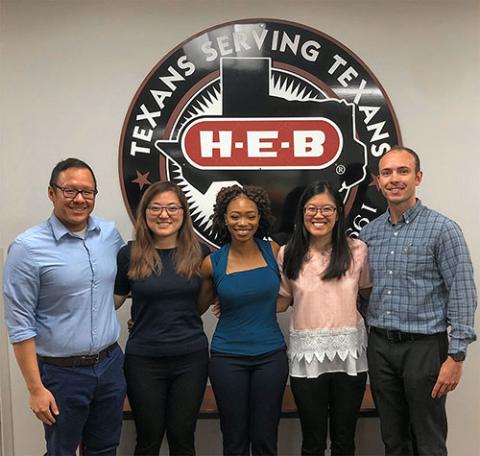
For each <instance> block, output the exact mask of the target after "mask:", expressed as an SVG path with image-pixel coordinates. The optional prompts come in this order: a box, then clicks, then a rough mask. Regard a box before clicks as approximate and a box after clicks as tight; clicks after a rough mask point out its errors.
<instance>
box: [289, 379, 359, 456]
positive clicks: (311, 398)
mask: <svg viewBox="0 0 480 456" xmlns="http://www.w3.org/2000/svg"><path fill="white" fill-rule="evenodd" d="M366 382H367V373H366V372H361V373H359V374H358V375H356V376H353V375H348V374H345V373H343V372H334V373H326V374H323V375H320V376H319V377H317V378H300V377H290V386H291V387H292V393H293V396H294V397H295V402H296V404H297V408H298V415H299V417H300V424H301V426H302V436H303V440H302V455H322V456H323V455H324V454H325V450H326V448H327V429H328V424H329V422H330V441H331V454H332V456H337V455H353V454H354V453H355V428H356V426H357V418H358V412H359V410H360V406H361V404H362V399H363V395H364V393H365V384H366Z"/></svg>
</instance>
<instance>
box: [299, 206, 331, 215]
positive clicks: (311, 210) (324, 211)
mask: <svg viewBox="0 0 480 456" xmlns="http://www.w3.org/2000/svg"><path fill="white" fill-rule="evenodd" d="M336 210H337V208H336V207H335V206H322V207H320V206H314V205H313V204H309V205H308V206H305V207H304V208H303V211H304V213H305V215H307V216H308V217H315V216H316V215H317V214H318V213H319V212H320V214H321V215H323V216H324V217H331V216H332V215H333V214H335V212H336Z"/></svg>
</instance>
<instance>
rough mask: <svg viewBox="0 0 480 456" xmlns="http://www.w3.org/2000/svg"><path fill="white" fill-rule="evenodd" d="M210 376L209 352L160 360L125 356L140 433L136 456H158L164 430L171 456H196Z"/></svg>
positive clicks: (130, 393)
mask: <svg viewBox="0 0 480 456" xmlns="http://www.w3.org/2000/svg"><path fill="white" fill-rule="evenodd" d="M207 372H208V350H207V349H205V350H201V351H197V352H194V353H189V354H187V355H179V356H164V357H158V358H154V357H144V356H136V355H128V354H127V355H125V376H126V378H127V394H128V399H129V401H130V405H131V406H132V412H133V417H134V419H135V427H136V429H137V445H136V447H135V455H149V456H151V455H155V456H157V455H158V453H159V451H160V447H161V445H162V439H163V435H164V433H165V430H166V431H167V440H168V446H169V450H170V454H171V455H178V456H180V455H182V456H184V455H194V454H195V426H196V422H197V417H198V412H199V410H200V406H201V404H202V399H203V394H204V391H205V384H206V382H207Z"/></svg>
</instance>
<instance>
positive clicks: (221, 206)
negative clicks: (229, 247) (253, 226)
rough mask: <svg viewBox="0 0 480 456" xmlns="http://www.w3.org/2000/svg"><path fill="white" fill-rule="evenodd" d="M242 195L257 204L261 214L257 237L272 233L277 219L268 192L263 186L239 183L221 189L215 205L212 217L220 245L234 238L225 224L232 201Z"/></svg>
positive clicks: (216, 239) (213, 227)
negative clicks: (242, 185)
mask: <svg viewBox="0 0 480 456" xmlns="http://www.w3.org/2000/svg"><path fill="white" fill-rule="evenodd" d="M242 195H243V196H246V197H247V198H248V199H249V200H251V201H253V202H254V203H255V204H256V205H257V208H258V212H259V214H260V222H259V224H258V229H257V232H256V233H255V237H257V238H260V239H263V238H265V237H268V236H269V235H270V229H271V227H272V225H273V221H274V220H275V219H274V217H273V216H272V211H271V208H270V198H269V197H268V194H267V192H266V191H265V190H264V189H263V188H261V187H254V186H251V185H246V186H245V187H240V186H239V185H232V186H230V187H223V188H221V189H220V191H219V192H218V193H217V198H216V201H215V204H214V206H213V215H212V217H211V218H212V223H213V225H212V232H213V235H214V238H215V241H216V242H218V243H219V244H220V245H224V244H226V243H227V242H230V241H231V239H232V238H231V236H230V233H229V232H228V229H227V227H226V225H225V214H226V212H227V207H228V205H229V204H230V201H232V200H234V199H235V198H238V197H239V196H242Z"/></svg>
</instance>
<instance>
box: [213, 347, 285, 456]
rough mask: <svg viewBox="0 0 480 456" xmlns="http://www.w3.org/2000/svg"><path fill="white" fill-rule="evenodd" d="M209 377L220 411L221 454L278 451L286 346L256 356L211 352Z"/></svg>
mask: <svg viewBox="0 0 480 456" xmlns="http://www.w3.org/2000/svg"><path fill="white" fill-rule="evenodd" d="M209 375H210V381H211V383H212V388H213V392H214V393H215V399H216V401H217V406H218V411H219V413H220V426H221V429H222V435H223V453H224V455H228V456H232V455H249V454H250V446H251V451H252V454H253V455H275V454H277V435H278V423H279V421H280V413H281V409H282V399H283V393H284V391H285V384H286V382H287V377H288V361H287V355H286V352H285V350H278V351H275V352H273V353H267V354H265V355H259V356H229V355H224V354H218V353H212V357H211V359H210V368H209Z"/></svg>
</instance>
